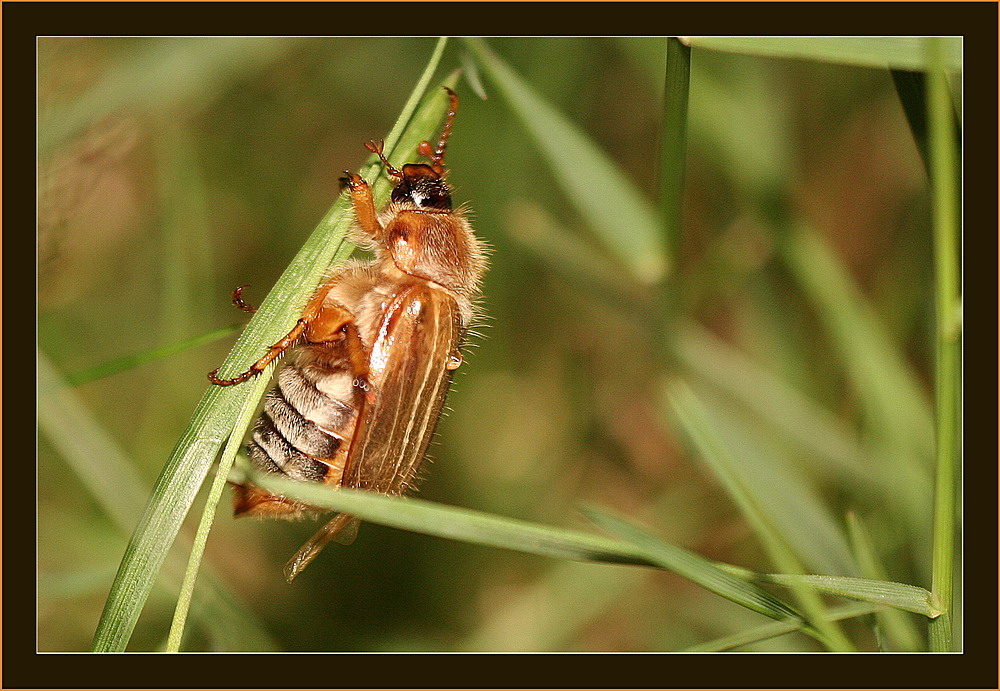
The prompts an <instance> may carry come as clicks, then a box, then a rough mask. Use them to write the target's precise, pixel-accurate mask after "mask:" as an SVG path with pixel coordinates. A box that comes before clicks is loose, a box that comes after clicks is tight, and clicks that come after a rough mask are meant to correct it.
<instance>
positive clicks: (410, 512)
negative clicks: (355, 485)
mask: <svg viewBox="0 0 1000 691" xmlns="http://www.w3.org/2000/svg"><path fill="white" fill-rule="evenodd" d="M234 479H237V480H242V479H243V478H242V475H241V474H236V475H235V476H234ZM249 479H250V480H251V481H252V482H253V483H254V484H255V485H258V486H260V487H263V488H264V489H266V490H268V491H270V492H274V493H277V494H281V495H283V496H286V497H290V498H292V499H295V500H297V501H301V502H304V503H307V504H310V505H313V506H318V507H322V508H325V509H329V510H331V511H339V512H343V513H350V514H353V515H356V516H358V517H360V518H362V519H364V520H368V521H371V522H373V523H380V524H382V525H388V526H391V527H394V528H400V529H403V530H410V531H414V532H418V533H424V534H427V535H434V536H437V537H443V538H447V539H451V540H461V541H464V542H472V543H475V544H479V545H487V546H491V547H502V548H505V549H511V550H516V551H519V552H527V553H530V554H539V555H542V556H547V557H554V558H557V559H574V560H579V561H598V562H607V563H613V564H641V565H646V566H656V567H659V568H663V569H666V570H669V571H674V572H676V573H678V574H680V575H681V576H684V577H685V578H688V579H690V580H692V581H694V582H695V583H698V584H699V585H701V586H703V587H705V588H707V589H709V590H711V591H712V592H716V593H718V594H720V595H723V596H724V597H726V598H728V599H731V600H733V601H734V602H737V603H739V604H741V605H743V606H745V607H748V608H749V609H752V610H753V611H755V612H760V613H762V614H766V615H767V616H770V617H774V618H785V617H796V616H799V615H798V614H797V613H796V612H795V610H794V609H792V608H790V607H789V606H787V605H785V604H784V603H783V602H781V600H779V599H778V598H776V597H774V596H773V595H770V594H769V593H767V592H765V591H763V590H760V589H759V588H757V587H756V586H753V585H752V584H749V583H747V582H746V581H744V580H741V579H740V578H738V577H735V576H732V575H730V574H728V573H726V572H725V571H723V570H722V569H721V568H719V566H718V565H715V564H713V563H712V562H709V561H708V560H706V559H704V558H703V557H700V556H698V555H696V554H694V553H692V552H688V551H687V550H683V549H680V548H677V547H673V546H672V545H664V544H663V543H662V542H661V541H659V540H657V539H656V538H652V537H649V536H646V537H639V536H637V533H636V531H635V529H634V528H632V527H631V526H628V524H625V523H622V522H617V523H616V522H615V521H616V520H617V519H613V518H611V517H609V516H607V515H606V514H603V513H600V512H595V511H593V510H588V511H587V515H588V516H589V517H590V518H591V520H593V521H595V522H596V523H598V524H599V525H601V526H602V527H606V528H608V527H613V529H614V530H615V532H619V533H621V534H627V535H628V537H629V540H628V541H623V540H612V539H608V538H604V537H601V536H598V535H591V534H588V533H582V532H579V531H573V530H566V529H562V528H554V527H550V526H544V525H538V524H535V523H529V522H527V521H522V520H517V519H513V518H506V517H502V516H494V515H491V514H487V513H483V512H480V511H472V510H469V509H460V508H456V507H451V506H442V505H440V504H435V503H432V502H428V501H424V500H422V499H413V498H409V497H390V496H385V495H381V494H375V493H372V492H364V491H359V490H352V489H334V488H330V487H326V486H324V485H320V484H316V483H305V482H296V481H293V480H288V479H286V478H281V477H277V476H274V475H268V474H262V473H250V474H249ZM810 630H811V629H810Z"/></svg>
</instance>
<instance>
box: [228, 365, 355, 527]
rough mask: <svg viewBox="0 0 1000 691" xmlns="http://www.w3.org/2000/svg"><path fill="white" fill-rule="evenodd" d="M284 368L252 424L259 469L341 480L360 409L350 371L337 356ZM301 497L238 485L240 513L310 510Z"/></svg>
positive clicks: (253, 456)
mask: <svg viewBox="0 0 1000 691" xmlns="http://www.w3.org/2000/svg"><path fill="white" fill-rule="evenodd" d="M316 348H321V347H317V346H311V347H306V348H303V349H302V350H301V351H300V353H299V357H298V358H297V362H294V363H291V364H289V365H287V366H286V367H284V368H282V369H281V371H280V372H279V374H278V381H277V384H276V385H275V386H274V388H272V389H271V391H269V392H268V394H267V397H266V399H265V401H264V410H263V412H262V413H261V416H260V418H258V420H257V424H256V425H255V426H254V431H253V435H252V437H251V440H250V441H249V442H248V443H247V447H246V448H247V454H248V455H249V456H250V460H251V461H252V462H253V464H254V466H255V467H256V469H257V470H259V471H263V472H268V473H280V474H282V475H287V476H288V477H290V478H293V479H296V480H305V481H311V482H327V483H335V484H339V482H340V478H341V475H342V473H343V467H344V460H345V459H346V452H347V446H348V445H349V443H350V437H351V429H352V427H353V422H354V417H355V413H356V410H355V408H354V405H353V396H354V387H353V383H352V379H351V375H350V373H349V372H347V370H346V369H344V368H343V365H342V364H341V363H339V362H337V363H335V364H333V363H331V362H330V361H329V360H328V359H326V358H322V359H320V358H315V357H311V356H312V355H314V353H311V352H310V351H311V350H313V349H316ZM306 509H307V507H304V506H303V505H301V504H298V503H297V502H291V501H288V500H286V499H284V498H282V497H279V496H276V495H273V494H269V493H267V492H264V491H262V490H260V489H258V488H256V487H253V486H251V485H248V486H246V487H241V488H237V492H236V506H235V513H236V515H240V514H244V513H251V514H253V513H257V514H264V513H266V514H272V515H273V514H281V513H289V514H294V513H301V512H302V511H304V510H306Z"/></svg>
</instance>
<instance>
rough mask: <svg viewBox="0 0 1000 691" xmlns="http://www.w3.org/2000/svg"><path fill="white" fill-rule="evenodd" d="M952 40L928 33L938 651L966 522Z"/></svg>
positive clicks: (933, 632) (934, 635)
mask: <svg viewBox="0 0 1000 691" xmlns="http://www.w3.org/2000/svg"><path fill="white" fill-rule="evenodd" d="M947 49H948V46H947V44H946V43H945V42H944V39H940V38H932V39H927V53H928V59H929V62H930V64H931V67H932V69H931V70H930V72H929V73H928V85H927V86H928V88H927V111H928V113H927V120H928V124H929V128H928V134H929V146H928V149H929V151H930V164H931V165H930V172H931V188H932V195H931V197H932V212H933V226H934V314H935V322H934V323H935V326H934V336H935V345H936V350H935V376H934V401H935V406H934V418H935V431H936V435H935V446H936V461H937V462H936V465H935V477H934V539H933V560H932V581H933V582H932V589H933V591H934V594H935V596H937V598H938V600H939V601H940V602H941V604H942V606H943V607H944V610H945V616H943V617H941V620H940V621H934V622H931V629H930V637H931V649H932V650H936V651H948V650H954V649H955V645H954V641H953V632H952V630H951V627H952V622H951V612H952V609H953V607H954V602H953V594H954V583H953V579H954V573H955V545H956V539H957V536H958V532H959V530H960V526H959V524H958V512H959V507H958V501H957V497H958V487H959V483H960V474H961V468H960V459H959V455H960V450H959V439H960V431H959V430H960V425H961V419H960V418H961V411H960V400H961V394H960V392H961V343H962V327H961V319H962V315H961V306H960V300H961V290H960V287H959V258H958V247H959V209H960V207H959V196H958V195H959V186H958V176H957V173H956V171H957V170H958V144H957V142H956V141H955V132H954V129H953V128H952V127H951V120H952V107H951V98H950V95H949V92H948V82H947V74H946V73H945V70H946V69H947V67H948V65H949V62H948V58H947V52H946V51H947Z"/></svg>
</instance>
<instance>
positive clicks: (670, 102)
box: [660, 37, 691, 259]
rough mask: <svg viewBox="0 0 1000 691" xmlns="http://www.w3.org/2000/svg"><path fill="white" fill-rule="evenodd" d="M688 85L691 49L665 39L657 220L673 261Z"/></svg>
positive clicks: (680, 208) (677, 237) (684, 152)
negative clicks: (665, 52)
mask: <svg viewBox="0 0 1000 691" xmlns="http://www.w3.org/2000/svg"><path fill="white" fill-rule="evenodd" d="M690 82H691V49H690V48H689V47H688V46H686V45H684V44H683V43H681V42H680V40H678V39H676V38H672V37H671V38H668V39H667V73H666V83H665V86H664V91H663V94H664V95H663V127H662V131H661V133H660V217H661V218H662V219H663V231H664V232H663V234H664V236H665V237H666V241H667V244H668V245H669V246H670V248H671V252H670V256H671V258H673V259H675V258H676V257H677V251H678V246H679V243H680V239H681V222H682V220H683V213H682V212H683V201H684V168H685V157H686V155H687V111H688V91H689V88H688V87H689V85H690Z"/></svg>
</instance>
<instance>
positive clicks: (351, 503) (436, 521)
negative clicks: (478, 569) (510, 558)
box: [234, 473, 655, 566]
mask: <svg viewBox="0 0 1000 691" xmlns="http://www.w3.org/2000/svg"><path fill="white" fill-rule="evenodd" d="M234 477H235V478H239V477H240V476H239V474H235V475H234ZM249 478H250V480H251V481H252V482H253V483H254V484H255V485H258V486H260V487H263V488H264V489H266V490H268V491H270V492H274V493H276V494H282V495H284V496H287V497H291V498H293V499H296V500H298V501H301V502H304V503H307V504H310V505H312V506H318V507H321V508H324V509H329V510H330V511H339V512H343V513H349V514H353V515H355V516H358V517H359V518H361V519H363V520H366V521H371V522H372V523H379V524H381V525H387V526H390V527H392V528H399V529H401V530H410V531H413V532H417V533H424V534H426V535H434V536H436V537H443V538H447V539H450V540H461V541H463V542H472V543H475V544H479V545H487V546H490V547H503V548H505V549H512V550H517V551H519V552H528V553H529V554H539V555H542V556H546V557H554V558H557V559H575V560H578V561H599V562H606V563H611V564H644V565H647V566H654V565H655V564H654V563H653V562H652V561H651V560H650V558H649V557H648V556H647V555H646V554H645V553H644V552H643V551H642V550H640V549H637V548H635V547H633V546H632V545H630V544H628V543H626V542H622V541H620V540H611V539H609V538H606V537H602V536H600V535H592V534H589V533H583V532H580V531H574V530H565V529H562V528H554V527H550V526H543V525H538V524H536V523H529V522H527V521H521V520H517V519H514V518H506V517H502V516H494V515H492V514H487V513H483V512H481V511H473V510H470V509H460V508H456V507H451V506H443V505H441V504H435V503H433V502H429V501H425V500H423V499H413V498H411V497H390V496H385V495H382V494H375V493H373V492H365V491H361V490H353V489H332V488H330V487H326V486H324V485H321V484H318V483H307V482H296V481H293V480H288V479H285V478H280V477H277V476H274V475H265V474H262V473H251V474H250V475H249Z"/></svg>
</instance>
